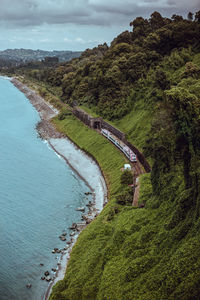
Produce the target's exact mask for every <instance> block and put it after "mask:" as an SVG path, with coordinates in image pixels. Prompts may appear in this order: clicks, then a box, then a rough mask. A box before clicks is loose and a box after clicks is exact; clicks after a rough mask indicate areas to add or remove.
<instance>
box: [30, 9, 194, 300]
mask: <svg viewBox="0 0 200 300" xmlns="http://www.w3.org/2000/svg"><path fill="white" fill-rule="evenodd" d="M132 25H133V32H132V33H129V32H125V33H123V34H121V35H119V36H118V37H117V38H116V39H115V40H114V41H113V43H112V45H111V47H110V48H107V47H106V45H104V46H103V51H100V50H98V48H96V49H95V50H91V51H89V50H87V51H86V52H85V53H83V54H82V56H81V58H79V59H76V60H74V61H72V62H70V63H69V64H66V65H62V66H60V67H59V68H61V69H60V71H59V69H57V70H56V71H55V72H54V75H53V71H51V70H50V69H49V71H48V72H46V73H41V71H38V73H36V72H35V73H34V77H35V78H38V77H37V76H41V75H42V76H43V77H42V78H43V80H45V81H46V82H48V84H52V85H53V86H56V85H60V86H61V87H62V90H63V96H62V97H63V100H64V101H66V102H68V103H72V102H74V101H78V102H79V103H80V104H84V105H87V106H89V107H90V108H91V109H92V110H95V112H96V113H98V114H100V115H103V116H104V117H106V118H108V119H111V120H112V122H114V123H115V124H117V126H118V127H119V128H120V129H122V130H123V131H125V132H126V134H127V136H128V138H129V140H131V141H133V143H134V144H136V145H137V146H139V148H140V149H142V150H143V151H144V153H145V155H146V156H147V157H148V158H149V159H150V160H151V162H152V172H151V174H146V175H143V176H142V177H141V178H140V180H141V190H140V199H139V201H140V202H142V203H144V204H145V208H143V209H135V208H133V207H132V206H130V205H129V203H130V202H129V201H126V199H128V198H127V197H128V194H129V191H128V190H127V191H125V190H124V189H125V187H122V186H120V183H119V189H117V188H116V190H115V189H112V191H113V192H112V193H111V195H110V202H109V203H108V204H107V206H106V207H105V208H104V210H103V212H102V213H101V214H100V216H98V218H97V219H96V220H95V221H93V222H92V223H91V224H90V225H89V226H88V227H87V228H86V230H84V232H83V233H81V235H80V237H79V239H78V242H77V243H76V245H75V246H74V248H73V251H72V253H71V258H70V262H69V266H68V269H67V273H66V276H65V278H64V280H63V281H60V282H59V283H58V284H57V285H56V286H55V287H54V288H53V293H52V295H51V299H53V300H55V299H59V300H60V299H61V300H62V299H70V300H72V299H73V300H76V299H77V300H78V299H123V300H124V299H131V300H132V299H199V294H200V279H199V278H200V247H199V241H200V188H199V187H200V99H199V95H200V43H199V41H200V12H198V13H196V15H195V20H194V21H192V19H191V14H190V19H189V20H183V18H182V17H180V16H173V18H172V19H166V18H162V17H161V16H160V14H158V13H156V12H155V13H154V14H152V15H151V18H150V19H149V20H144V19H143V18H136V19H135V20H134V21H133V22H132ZM99 51H100V52H99ZM91 53H92V54H91ZM90 54H91V55H90ZM87 55H88V56H87ZM90 57H91V59H93V61H92V62H91V63H90ZM29 75H31V76H32V75H33V74H30V73H29ZM62 118H63V115H62ZM62 118H61V119H62ZM74 122H77V121H76V120H75V119H74V118H73V117H72V116H69V115H66V116H65V118H64V120H59V118H58V119H57V120H56V124H57V126H58V127H59V128H60V130H62V131H64V132H66V133H67V134H68V135H69V136H70V137H71V138H72V139H73V138H74V139H75V141H76V142H77V144H80V145H81V146H83V143H84V145H85V146H84V147H86V150H87V151H89V152H90V151H91V153H92V154H93V155H94V156H95V157H97V159H98V160H99V159H100V161H99V163H100V165H101V166H102V161H101V159H102V157H103V161H104V163H105V165H106V168H108V169H109V163H110V157H109V158H108V157H107V155H106V153H105V154H104V156H102V153H101V155H100V154H99V153H100V152H99V151H102V149H101V147H100V144H99V145H98V146H96V147H95V145H94V143H91V145H92V146H91V147H90V143H89V142H88V143H87V142H86V141H87V138H88V140H90V137H91V133H90V130H88V129H86V127H85V126H82V127H80V128H82V129H78V130H77V126H75V125H74V124H75V123H74ZM79 125H80V124H79ZM80 126H81V125H80ZM94 134H95V133H94ZM94 139H95V138H94ZM102 147H103V144H102ZM102 168H103V169H104V168H105V166H102ZM112 168H113V164H112V165H111V166H110V169H111V170H112ZM117 174H118V173H117V170H115V176H116V178H117ZM118 176H120V171H119V175H118ZM116 180H117V179H116ZM116 182H117V181H115V183H116ZM118 182H120V181H119V179H118ZM123 198H124V201H122V200H123Z"/></svg>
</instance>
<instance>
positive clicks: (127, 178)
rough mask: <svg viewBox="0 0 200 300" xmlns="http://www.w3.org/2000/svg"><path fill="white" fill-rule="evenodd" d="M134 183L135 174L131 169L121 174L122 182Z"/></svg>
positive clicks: (125, 183) (124, 183)
mask: <svg viewBox="0 0 200 300" xmlns="http://www.w3.org/2000/svg"><path fill="white" fill-rule="evenodd" d="M132 183H133V174H132V172H131V171H129V170H125V171H124V172H123V173H122V175H121V184H123V185H127V184H132Z"/></svg>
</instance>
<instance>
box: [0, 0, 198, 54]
mask: <svg viewBox="0 0 200 300" xmlns="http://www.w3.org/2000/svg"><path fill="white" fill-rule="evenodd" d="M155 10H157V11H159V12H160V13H161V14H162V15H163V16H167V17H171V16H172V14H174V13H175V14H180V15H182V16H184V17H186V16H187V13H188V12H189V11H191V12H196V11H198V10H200V1H199V0H0V49H1V50H4V49H7V48H29V49H44V50H85V49H86V48H91V47H94V46H96V45H98V44H101V43H103V42H107V43H109V42H111V41H112V40H113V38H114V37H115V36H116V35H118V34H119V33H121V32H122V31H124V30H127V29H128V30H131V28H130V27H129V23H130V22H131V21H132V20H133V19H134V18H135V17H137V16H143V17H146V18H149V16H150V14H151V13H152V12H154V11H155Z"/></svg>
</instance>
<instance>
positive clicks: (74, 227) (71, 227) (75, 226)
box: [69, 223, 77, 230]
mask: <svg viewBox="0 0 200 300" xmlns="http://www.w3.org/2000/svg"><path fill="white" fill-rule="evenodd" d="M76 228H77V224H76V223H73V224H72V225H71V226H70V227H69V229H72V230H74V229H76Z"/></svg>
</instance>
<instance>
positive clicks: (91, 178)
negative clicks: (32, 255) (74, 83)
mask: <svg viewBox="0 0 200 300" xmlns="http://www.w3.org/2000/svg"><path fill="white" fill-rule="evenodd" d="M11 82H12V83H13V84H14V85H15V86H16V87H17V88H18V89H19V90H20V91H21V92H23V93H24V94H25V95H26V97H27V98H28V99H29V100H30V102H31V103H32V105H33V106H34V107H35V108H36V110H37V111H38V113H39V115H40V118H41V122H39V123H38V125H37V130H38V132H39V135H40V136H41V138H43V139H45V140H47V142H48V143H49V145H50V146H51V147H52V149H53V150H54V151H55V152H56V153H57V154H58V155H60V157H61V158H63V159H64V160H65V161H66V162H67V164H68V165H69V166H70V167H71V168H72V169H73V170H74V171H75V172H76V173H77V174H78V175H79V176H80V178H81V179H82V180H84V182H85V183H86V185H87V186H88V187H89V188H90V190H91V192H92V194H93V201H92V202H93V203H92V206H91V207H90V209H89V213H88V214H87V215H86V218H87V221H83V222H82V223H81V224H78V231H76V234H75V236H74V237H73V239H72V243H71V244H70V245H69V248H68V249H67V250H66V251H65V252H63V254H62V256H61V259H60V261H59V264H58V271H57V272H56V274H55V278H54V280H53V281H51V282H50V283H49V286H48V289H47V291H46V293H45V295H44V297H43V299H45V300H46V299H48V298H49V296H50V294H51V291H52V287H53V285H54V284H55V283H56V282H57V281H58V280H61V279H63V278H64V275H65V272H66V268H67V263H68V260H69V258H70V253H71V250H72V247H73V245H74V244H75V242H76V240H77V238H78V235H79V234H80V232H81V231H82V230H83V229H84V228H85V227H86V226H87V223H90V222H91V221H92V220H93V219H94V218H95V217H96V216H97V215H98V214H99V213H100V212H101V210H102V209H103V206H104V204H105V203H106V202H107V187H106V183H105V180H104V177H103V175H102V173H101V170H100V168H99V167H98V165H97V164H96V162H95V161H94V160H93V159H92V158H91V157H89V156H88V155H87V154H86V153H84V152H83V151H82V150H80V149H79V148H78V147H77V146H76V145H74V144H73V143H72V142H71V141H70V140H69V139H67V138H66V136H65V135H63V134H62V133H60V132H58V131H56V129H55V127H54V126H53V125H52V123H51V121H50V119H51V118H52V117H54V116H56V115H57V114H58V111H57V110H56V109H55V108H54V107H52V106H51V105H50V104H49V103H47V102H46V101H45V100H44V99H43V98H42V97H40V96H39V95H37V94H36V92H35V91H33V90H31V89H30V88H28V87H27V86H26V85H24V84H23V83H21V82H20V81H19V80H17V79H16V78H12V79H11Z"/></svg>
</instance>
